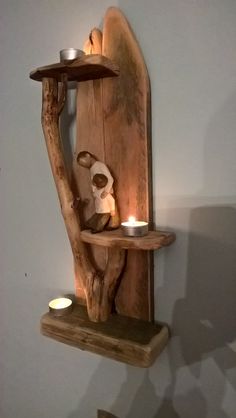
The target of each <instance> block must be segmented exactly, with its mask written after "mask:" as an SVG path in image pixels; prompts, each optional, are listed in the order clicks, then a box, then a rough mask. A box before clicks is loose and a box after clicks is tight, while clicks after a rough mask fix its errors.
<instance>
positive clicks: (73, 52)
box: [60, 48, 84, 62]
mask: <svg viewBox="0 0 236 418" xmlns="http://www.w3.org/2000/svg"><path fill="white" fill-rule="evenodd" d="M83 55H84V52H83V51H81V50H80V49H76V48H66V49H62V50H61V51H60V61H61V62H63V61H68V60H74V59H76V58H79V57H82V56H83Z"/></svg>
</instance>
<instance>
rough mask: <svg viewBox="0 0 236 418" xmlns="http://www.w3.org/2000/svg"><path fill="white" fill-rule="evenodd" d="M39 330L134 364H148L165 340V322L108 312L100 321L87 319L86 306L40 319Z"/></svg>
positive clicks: (139, 365) (60, 339)
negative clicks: (58, 315)
mask: <svg viewBox="0 0 236 418" xmlns="http://www.w3.org/2000/svg"><path fill="white" fill-rule="evenodd" d="M41 333H42V334H43V335H45V336H47V337H50V338H53V339H55V340H57V341H60V342H62V343H64V344H68V345H72V346H74V347H77V348H80V349H82V350H87V351H90V352H93V353H97V354H100V355H103V356H105V357H109V358H112V359H114V360H118V361H121V362H125V363H128V364H131V365H133V366H138V367H149V366H151V365H152V364H153V362H154V361H155V359H156V358H157V357H158V355H159V354H160V353H161V351H162V350H163V348H164V347H165V345H166V344H167V342H168V339H169V330H168V328H167V327H166V326H165V325H160V324H153V323H150V322H147V321H142V320H137V319H133V318H128V317H123V316H119V315H112V316H111V317H110V318H109V319H108V321H106V322H104V323H94V322H91V321H89V319H88V315H87V312H86V308H85V307H83V306H80V305H75V306H74V310H73V312H72V313H71V314H70V315H67V316H65V317H54V316H52V315H51V314H50V313H46V314H45V315H43V317H42V318H41Z"/></svg>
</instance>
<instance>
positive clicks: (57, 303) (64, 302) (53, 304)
mask: <svg viewBox="0 0 236 418" xmlns="http://www.w3.org/2000/svg"><path fill="white" fill-rule="evenodd" d="M70 305H72V300H70V299H68V298H58V299H53V300H51V301H50V302H49V307H50V308H52V309H63V308H68V306H70Z"/></svg>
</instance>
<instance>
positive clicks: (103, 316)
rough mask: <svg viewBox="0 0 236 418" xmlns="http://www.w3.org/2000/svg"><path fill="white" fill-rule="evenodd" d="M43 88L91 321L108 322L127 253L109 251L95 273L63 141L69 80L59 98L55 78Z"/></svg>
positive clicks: (51, 149)
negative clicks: (62, 120)
mask: <svg viewBox="0 0 236 418" xmlns="http://www.w3.org/2000/svg"><path fill="white" fill-rule="evenodd" d="M42 87H43V99H42V126H43V132H44V136H45V141H46V145H47V151H48V155H49V160H50V164H51V168H52V173H53V177H54V180H55V184H56V188H57V193H58V197H59V201H60V206H61V212H62V215H63V218H64V221H65V225H66V229H67V234H68V237H69V240H70V244H71V249H72V252H73V256H74V262H75V266H76V271H77V272H78V273H79V275H80V277H81V280H82V286H83V289H84V293H85V297H86V302H87V309H88V315H89V317H90V319H91V320H92V321H95V322H98V321H105V320H107V318H108V316H109V314H110V312H111V308H112V303H113V299H114V296H115V293H116V288H117V283H118V279H119V276H120V274H121V271H122V269H123V266H124V262H125V251H124V250H122V249H111V250H109V254H108V261H107V265H106V268H105V271H104V272H103V273H100V272H98V271H96V269H95V268H94V267H93V265H92V263H91V262H90V260H89V256H88V252H87V248H86V246H85V244H84V243H83V242H82V241H81V240H80V233H81V227H80V220H79V216H78V213H77V210H76V208H75V207H74V205H73V202H74V201H75V196H74V195H73V192H72V189H71V185H70V181H69V177H68V174H67V170H66V165H65V160H64V155H63V150H62V145H61V139H60V131H59V116H60V112H61V110H62V108H63V104H64V102H65V95H66V80H65V78H63V79H62V88H61V92H60V95H59V96H60V97H59V98H58V82H57V80H56V79H54V78H43V81H42Z"/></svg>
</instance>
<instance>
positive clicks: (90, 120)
mask: <svg viewBox="0 0 236 418" xmlns="http://www.w3.org/2000/svg"><path fill="white" fill-rule="evenodd" d="M84 52H85V53H86V54H91V53H92V54H101V53H102V33H101V31H100V30H99V29H96V28H95V29H93V30H92V31H91V33H90V36H89V38H88V40H87V41H86V42H85V45H84ZM76 124H77V137H76V145H75V157H76V156H77V155H78V153H79V152H80V151H85V150H86V151H89V152H91V153H92V154H94V155H96V157H97V158H98V159H99V160H100V161H104V159H105V155H104V131H103V110H102V81H101V80H94V81H86V82H84V83H79V84H78V87H77V119H76ZM72 170H73V177H74V181H75V183H76V188H77V190H78V192H79V196H80V198H81V200H82V201H84V200H86V199H89V201H88V203H87V204H86V205H82V207H81V210H80V219H81V220H82V226H83V224H84V222H85V220H86V219H89V218H90V217H91V215H92V214H93V213H94V211H95V208H94V202H93V197H92V193H91V184H90V176H89V172H88V170H86V169H84V168H83V167H81V166H79V165H78V164H77V162H76V158H74V162H73V168H72ZM88 250H89V254H90V257H91V259H92V260H93V262H94V263H95V265H96V267H97V268H98V269H100V270H104V269H105V266H106V262H107V250H106V249H105V248H101V247H99V248H98V247H96V248H94V247H93V246H92V245H89V246H88ZM75 288H76V295H77V297H78V298H79V299H80V300H81V299H85V295H84V292H83V289H82V285H81V278H80V276H79V274H77V272H76V279H75Z"/></svg>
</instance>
